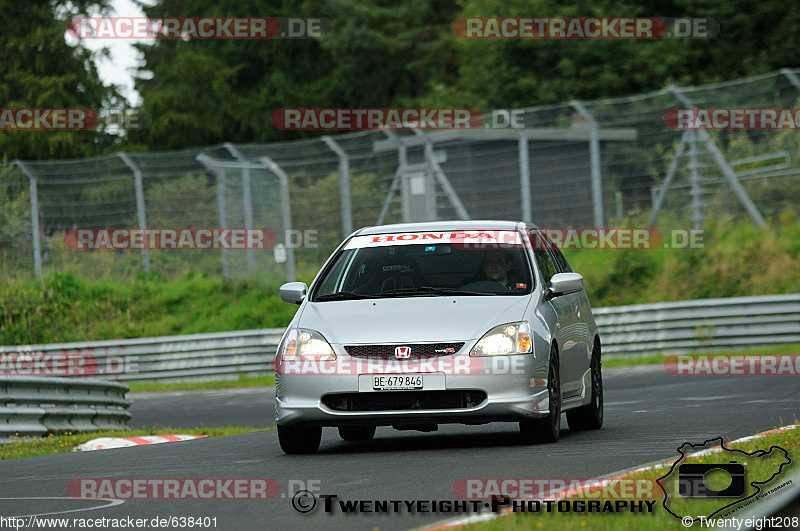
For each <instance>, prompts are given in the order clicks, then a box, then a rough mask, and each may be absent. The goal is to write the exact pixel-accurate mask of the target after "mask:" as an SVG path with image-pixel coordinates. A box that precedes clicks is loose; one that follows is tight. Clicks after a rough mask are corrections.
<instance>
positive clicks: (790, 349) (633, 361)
mask: <svg viewBox="0 0 800 531" xmlns="http://www.w3.org/2000/svg"><path fill="white" fill-rule="evenodd" d="M730 354H736V355H737V356H763V355H770V354H800V343H790V344H786V345H773V346H769V347H759V348H752V349H747V350H730V351H719V352H708V351H706V352H700V351H696V352H690V353H688V354H687V355H689V356H699V355H704V356H709V355H715V356H727V355H730ZM667 357H668V355H667V354H653V355H651V356H632V357H618V358H617V357H614V358H606V357H605V356H604V357H603V368H605V369H611V368H615V367H633V366H636V365H661V364H663V363H664V360H666V359H667Z"/></svg>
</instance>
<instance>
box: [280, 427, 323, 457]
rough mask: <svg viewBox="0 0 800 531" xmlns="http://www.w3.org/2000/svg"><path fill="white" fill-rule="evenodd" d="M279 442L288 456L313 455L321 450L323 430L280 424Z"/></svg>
mask: <svg viewBox="0 0 800 531" xmlns="http://www.w3.org/2000/svg"><path fill="white" fill-rule="evenodd" d="M278 441H279V442H280V443H281V450H283V451H284V452H285V453H287V454H313V453H314V452H316V451H317V450H319V443H320V442H321V441H322V428H320V427H308V426H281V425H280V424H278Z"/></svg>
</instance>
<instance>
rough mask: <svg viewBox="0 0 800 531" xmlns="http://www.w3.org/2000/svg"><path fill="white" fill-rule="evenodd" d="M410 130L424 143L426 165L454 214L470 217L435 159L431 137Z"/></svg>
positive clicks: (417, 130)
mask: <svg viewBox="0 0 800 531" xmlns="http://www.w3.org/2000/svg"><path fill="white" fill-rule="evenodd" d="M411 132H413V133H414V134H415V135H417V137H419V139H420V140H422V141H423V142H424V143H425V158H426V159H427V161H428V165H429V166H430V168H431V170H432V171H433V175H434V177H435V178H436V180H437V181H439V186H441V187H442V190H444V193H445V195H446V196H447V198H448V199H449V200H450V204H451V205H453V208H454V209H455V211H456V214H458V216H459V217H460V219H465V220H466V219H470V217H469V214H468V213H467V209H466V208H464V204H463V203H462V202H461V199H460V198H459V197H458V194H457V193H456V191H455V189H454V188H453V186H452V185H451V184H450V181H449V180H448V179H447V175H445V173H444V170H442V167H441V166H440V165H439V161H438V160H436V155H435V154H434V153H433V142H432V141H431V139H430V138H429V137H428V135H426V134H425V133H423V132H422V131H421V130H419V129H412V130H411Z"/></svg>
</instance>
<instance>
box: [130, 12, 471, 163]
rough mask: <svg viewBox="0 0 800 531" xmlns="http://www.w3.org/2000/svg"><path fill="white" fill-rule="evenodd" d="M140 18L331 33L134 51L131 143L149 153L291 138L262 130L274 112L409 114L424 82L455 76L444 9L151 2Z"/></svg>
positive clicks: (160, 43) (167, 43) (167, 42)
mask: <svg viewBox="0 0 800 531" xmlns="http://www.w3.org/2000/svg"><path fill="white" fill-rule="evenodd" d="M144 11H145V13H146V14H147V15H148V16H150V17H162V16H166V15H169V16H195V17H197V16H214V17H223V16H243V15H246V16H271V17H293V18H326V19H328V20H330V21H331V23H332V25H333V32H332V33H330V34H329V35H327V36H325V37H323V38H321V39H273V40H235V39H220V40H204V39H195V40H188V41H184V40H180V39H175V40H172V39H160V40H156V41H155V42H154V43H152V44H146V45H138V47H139V49H140V50H141V51H142V52H143V53H144V59H145V63H146V64H145V66H144V67H143V69H142V71H141V73H140V76H139V78H138V80H137V88H138V90H139V91H140V93H141V95H142V100H143V106H144V109H145V111H146V113H147V115H149V116H150V117H151V118H152V123H151V124H150V126H149V128H148V129H147V130H143V131H141V132H140V133H138V134H136V133H134V134H132V135H131V138H132V140H134V141H137V142H141V143H147V144H149V145H150V146H158V147H159V148H180V147H187V146H196V145H199V144H208V143H214V142H221V141H239V142H248V141H265V140H276V139H281V138H287V139H288V138H297V137H298V133H296V132H291V133H289V132H284V131H280V130H277V129H275V128H274V127H273V126H272V124H271V123H270V120H269V119H270V116H271V114H272V112H273V111H274V110H275V109H279V108H283V107H367V106H368V107H380V106H389V105H397V106H400V105H413V104H414V102H415V101H417V100H419V98H420V97H422V96H423V95H424V94H425V93H426V91H427V87H428V86H430V85H431V83H433V82H434V81H437V80H438V81H440V82H444V81H442V80H446V81H447V82H448V83H452V82H454V81H455V75H456V73H457V57H456V55H455V51H454V50H453V49H452V48H451V47H450V40H449V39H448V38H447V35H448V34H449V33H452V30H451V28H450V25H451V24H452V18H453V17H454V16H455V15H456V14H457V9H456V3H455V2H454V1H451V0H414V1H412V2H408V3H401V4H397V3H396V2H386V1H377V0H367V1H366V2H361V3H358V4H356V3H353V2H347V1H343V0H334V1H333V2H322V1H321V0H295V1H293V0H287V1H284V2H274V1H273V2H270V3H264V2H260V1H257V0H213V1H212V0H160V1H158V2H157V3H156V4H154V5H153V6H151V7H147V6H145V7H144Z"/></svg>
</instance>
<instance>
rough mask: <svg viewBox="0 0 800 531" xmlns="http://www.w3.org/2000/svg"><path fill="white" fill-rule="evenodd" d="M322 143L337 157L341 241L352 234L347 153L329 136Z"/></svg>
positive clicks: (351, 206)
mask: <svg viewBox="0 0 800 531" xmlns="http://www.w3.org/2000/svg"><path fill="white" fill-rule="evenodd" d="M322 141H323V142H325V144H326V145H327V146H328V147H329V148H330V149H331V151H333V152H334V153H336V156H337V157H339V198H340V202H341V205H342V239H344V238H346V237H347V236H349V235H350V234H352V232H353V204H352V201H351V198H350V159H349V158H348V156H347V152H346V151H345V150H344V149H342V147H341V146H340V145H339V144H337V143H336V141H335V140H334V139H333V138H331V137H330V136H323V137H322Z"/></svg>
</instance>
